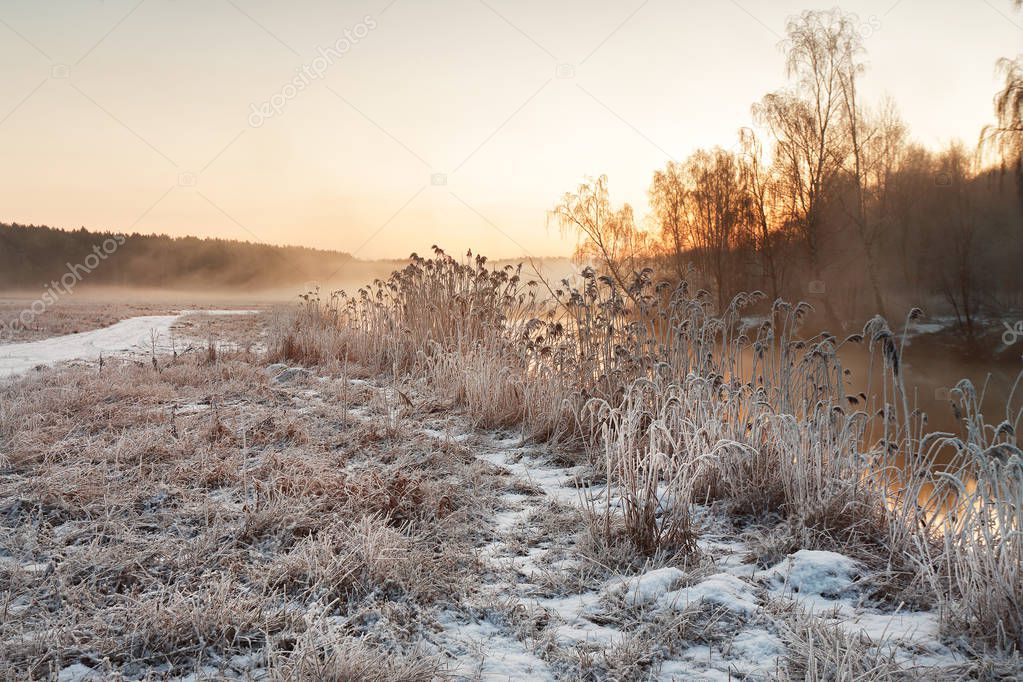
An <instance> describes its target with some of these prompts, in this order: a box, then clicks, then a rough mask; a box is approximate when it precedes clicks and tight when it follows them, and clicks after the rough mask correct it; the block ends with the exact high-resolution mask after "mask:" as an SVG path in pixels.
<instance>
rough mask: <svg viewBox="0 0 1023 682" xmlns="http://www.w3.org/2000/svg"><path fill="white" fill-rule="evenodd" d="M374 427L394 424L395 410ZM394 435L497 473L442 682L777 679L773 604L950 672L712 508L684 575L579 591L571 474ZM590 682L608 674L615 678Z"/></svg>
mask: <svg viewBox="0 0 1023 682" xmlns="http://www.w3.org/2000/svg"><path fill="white" fill-rule="evenodd" d="M173 319H175V318H173V317H168V318H167V319H165V320H158V321H148V320H147V321H145V322H143V321H138V320H135V321H130V320H129V321H127V322H130V323H131V324H129V325H127V326H126V327H122V329H121V330H120V331H118V332H116V333H115V334H111V335H108V336H107V337H100V338H99V340H98V343H99V344H101V345H103V347H104V348H106V349H111V348H115V347H116V348H122V349H127V350H129V351H130V350H131V349H132V348H133V346H132V343H135V344H137V343H138V341H139V340H142V341H145V340H146V338H147V337H148V333H149V332H148V329H147V327H146V325H158V326H159V328H160V329H164V330H166V329H168V328H169V324H170V322H172V321H173ZM164 325H166V326H164ZM117 326H120V325H115V327H117ZM149 328H153V327H152V326H150V327H149ZM110 329H113V328H110ZM101 331H107V332H109V329H108V330H101ZM140 335H141V337H142V338H141V339H139V337H140ZM84 336H87V335H78V338H81V337H84ZM133 339H134V341H133ZM38 343H45V342H38ZM61 343H65V344H66V343H68V342H67V341H61ZM93 343H97V341H93ZM27 345H32V346H36V344H27ZM37 347H38V346H37ZM96 347H97V346H95V345H93V346H77V347H76V348H77V349H78V350H79V351H81V350H82V348H86V349H92V348H96ZM57 348H62V349H63V354H60V359H68V358H69V354H70V346H66V345H65V346H61V345H60V344H57ZM105 352H113V351H105ZM122 352H123V351H122ZM57 355H58V353H56V352H54V353H53V356H57ZM38 357H39V356H36V359H35V360H34V362H39V359H38ZM53 361H57V360H53ZM297 369H298V368H289V367H287V366H284V365H274V366H270V367H268V368H267V371H268V373H269V374H270V375H271V377H273V378H274V379H275V385H276V386H277V387H278V388H279V390H284V391H290V392H291V393H292V394H293V398H294V400H295V401H296V405H299V406H305V407H306V408H308V406H309V405H311V404H313V403H316V402H323V401H333V400H334V397H333V394H331V395H326V394H324V393H321V392H320V391H319V390H318V388H317V382H316V381H315V377H314V376H312V375H311V374H310V373H309V372H307V371H305V370H302V371H290V370H297ZM348 383H349V384H350V385H352V386H357V387H358V388H359V389H360V390H369V391H372V392H374V393H375V394H376V396H377V397H378V398H379V400H380V401H381V402H382V403H383V404H385V405H390V404H392V403H396V402H397V401H396V400H395V399H394V396H393V391H394V389H393V387H392V386H381V385H377V384H376V382H367V381H364V380H358V379H351V380H348ZM310 385H312V388H310ZM199 407H200V406H189V407H188V409H199ZM183 409H185V408H183ZM347 415H348V416H349V417H350V418H353V419H357V420H361V421H369V420H381V419H388V417H386V416H381V415H379V414H376V415H374V414H372V413H370V412H369V411H367V409H366V408H364V407H353V408H351V409H348V411H347ZM389 419H391V420H394V421H398V420H400V419H402V417H401V415H400V414H399V413H398V412H395V413H394V414H391V416H390V418H389ZM402 426H403V428H406V429H409V430H410V431H414V432H415V433H417V434H419V435H421V436H424V437H427V438H431V439H435V440H438V441H441V442H445V443H459V444H460V445H465V446H467V447H469V448H471V449H472V450H473V451H474V453H475V456H476V458H477V459H478V460H480V462H481V463H483V464H485V465H486V466H488V467H491V468H493V469H495V470H497V471H500V472H503V474H504V476H503V479H502V480H503V481H504V484H505V487H504V489H503V490H502V491H501V492H500V495H499V498H498V508H497V510H496V513H495V514H494V515H493V516H492V517H491V518H490V523H489V535H488V536H487V537H486V540H485V541H483V542H482V544H481V545H480V546H479V547H478V548H477V557H478V562H479V580H478V583H477V584H475V585H474V586H473V589H472V591H471V594H469V595H468V596H466V597H465V598H464V599H463V600H462V601H457V602H453V603H451V604H448V605H443V606H442V607H440V610H439V612H438V614H437V616H436V624H437V626H438V627H437V630H436V631H434V632H430V633H429V634H428V635H426V636H425V638H424V641H423V642H422V647H423V651H424V653H427V654H437V655H441V656H443V657H444V658H445V659H446V660H447V661H448V662H449V663H448V668H449V669H448V672H449V673H450V675H451V676H452V678H453V679H459V680H467V679H474V680H475V679H479V680H509V679H511V680H518V679H529V680H551V679H558V678H562V677H569V678H572V677H575V676H577V675H576V670H575V669H574V668H573V666H574V665H579V662H580V661H582V660H586V661H595V662H597V663H596V665H603V664H604V663H603V662H607V661H615V660H619V659H620V658H621V656H622V652H625V654H626V655H627V654H628V653H629V652H630V651H631V650H632V648H633V647H639V648H641V649H642V648H644V647H645V648H646V650H649V651H651V652H652V653H651V654H650V656H649V657H648V658H647V659H646V663H645V666H646V667H645V668H644V669H643V674H644V676H645V677H648V678H650V679H658V680H696V679H699V680H718V679H720V680H732V679H750V680H764V679H778V678H784V677H785V666H786V657H787V655H788V652H787V650H786V646H785V643H784V641H783V640H784V637H783V631H784V628H783V625H784V622H783V619H784V618H785V615H784V614H785V611H786V609H785V608H779V604H781V605H783V606H784V605H787V606H790V607H793V608H797V609H801V610H803V611H805V612H811V613H813V614H814V616H815V617H817V618H818V619H819V620H820V621H821V622H822V623H823V624H826V625H828V626H833V627H835V628H840V629H843V630H845V631H847V632H850V633H852V634H861V635H863V636H865V637H867V638H869V640H871V641H872V642H873V643H874V644H875V645H876V646H878V647H879V648H880V647H883V648H885V650H889V649H890V650H892V651H893V652H894V656H893V660H895V661H897V662H899V663H900V664H904V665H906V666H914V665H915V666H921V665H927V666H937V667H936V668H934V669H933V670H934V673H935V674H934V677H935V678H937V677H941V676H942V674H941V670H940V667H942V666H952V665H954V664H955V663H956V662H957V661H956V657H955V655H954V654H953V653H952V652H951V651H950V650H949V649H948V648H947V647H945V646H944V645H942V644H941V642H940V639H939V632H938V620H937V615H936V614H935V613H933V612H908V611H898V610H896V611H892V610H890V609H889V610H887V611H885V610H882V609H880V608H874V607H871V606H866V605H864V604H863V603H862V602H863V598H862V594H861V586H860V581H861V580H862V579H863V571H864V569H863V567H862V566H860V564H858V563H857V562H856V561H854V560H853V559H851V558H849V557H846V556H844V555H841V554H837V553H835V552H826V551H810V550H799V551H796V552H794V553H792V554H789V555H788V556H786V557H784V558H782V559H781V560H780V561H778V562H776V563H775V565H773V566H770V567H768V568H766V569H761V570H758V568H757V566H756V564H755V563H753V560H752V558H751V557H752V555H753V552H752V551H751V548H750V546H749V545H747V544H746V543H745V542H743V541H742V540H740V539H737V534H736V532H735V531H734V528H731V527H730V526H729V524H727V523H721V522H720V521H721V519H720V518H719V519H715V518H714V517H713V515H714V513H715V512H714V510H713V509H712V508H711V507H700V508H699V510H698V512H699V513H698V514H697V517H696V518H697V519H698V521H699V526H700V527H699V530H700V533H701V535H700V538H699V540H698V545H699V548H700V555H701V557H700V563H699V566H697V567H695V568H694V567H692V566H689V567H686V566H672V565H667V566H665V565H659V566H650V567H649V568H648V569H647V570H643V571H640V572H638V573H632V574H628V575H613V573H612V574H611V575H607V574H606V573H603V574H602V573H600V572H599V571H598V572H597V575H598V578H596V580H595V581H590V582H587V580H586V579H584V578H583V577H580V575H581V574H582V573H584V569H585V568H586V562H587V560H586V559H585V558H584V557H582V556H580V555H579V553H578V551H577V550H576V548H575V545H574V537H573V535H574V531H573V532H565V533H560V532H558V531H556V530H552V528H553V526H552V525H551V517H552V516H553V515H555V513H556V510H557V509H559V508H567V509H570V510H573V511H574V512H575V513H576V514H578V511H579V510H580V509H581V508H582V507H583V504H584V493H583V492H582V491H581V490H580V488H579V487H577V483H576V482H577V481H578V480H579V478H580V477H581V476H582V475H584V474H585V470H584V469H582V468H567V467H562V466H558V465H555V464H553V463H551V462H550V461H549V460H548V459H547V458H546V457H545V454H544V453H543V452H542V451H541V450H540V449H539V448H537V447H534V446H530V445H524V444H523V443H522V442H521V439H519V438H517V437H512V436H509V435H508V434H498V433H493V432H480V431H478V430H476V429H474V428H473V427H472V425H471V424H470V423H469V421H468V420H467V419H465V418H464V417H461V416H456V415H452V414H450V413H447V414H443V415H440V416H435V417H426V418H422V417H417V418H415V419H411V418H405V421H404V422H403V424H402ZM592 493H593V490H591V494H592ZM576 578H579V579H578V580H576ZM658 623H660V624H661V625H660V626H658V625H657V624H658ZM664 623H667V625H666V626H665V625H664ZM657 627H664V628H665V629H663V630H657V629H656V628H657ZM651 628H652V629H651ZM679 632H682V634H681V635H680V634H678V633H679ZM668 637H674V638H675V640H674V641H673V643H671V644H668V643H666V638H668ZM608 665H610V664H608ZM82 668H84V666H82V667H80V668H75V667H74V666H72V668H68V669H65V670H63V671H61V679H68V680H84V679H88V674H89V673H90V671H89V669H87V668H85V669H82ZM256 668H258V664H255V663H254V664H253V668H252V669H250V670H248V672H247V675H254V674H255V673H256V672H257V670H256ZM597 676H598V677H611V678H613V677H614V672H605V673H604V674H598V675H597ZM256 677H258V676H256ZM256 677H248V679H255V678H256Z"/></svg>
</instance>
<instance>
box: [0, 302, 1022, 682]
mask: <svg viewBox="0 0 1023 682" xmlns="http://www.w3.org/2000/svg"><path fill="white" fill-rule="evenodd" d="M184 322H191V323H192V325H191V326H189V325H187V324H186V325H184V326H182V325H179V326H178V327H176V328H174V330H175V332H174V333H176V334H178V335H179V336H178V337H177V338H176V340H175V342H174V344H173V345H174V346H175V348H176V349H179V352H175V353H168V352H156V353H153V352H152V349H149V351H148V354H147V348H146V343H145V339H141V341H142V343H141V345H140V346H138V347H135V348H133V349H122V350H120V351H118V352H116V353H112V356H109V357H107V358H106V360H105V362H104V365H103V366H102V367H100V365H99V363H98V362H96V359H95V358H89V357H83V358H80V359H79V361H78V362H75V363H72V364H70V365H68V364H62V365H60V366H57V367H54V368H45V369H42V368H40V369H33V370H30V371H27V372H25V373H24V374H23V376H20V377H15V378H9V379H7V380H6V381H5V383H4V384H3V385H2V387H0V609H2V614H3V616H2V618H0V661H2V662H3V663H0V665H2V666H3V674H4V675H5V676H6V677H7V678H10V679H33V678H35V679H47V678H56V679H62V680H85V679H111V678H120V679H190V680H195V679H223V678H231V679H253V680H255V679H334V680H347V679H380V680H392V679H408V680H418V679H437V678H442V679H443V678H451V679H490V680H501V679H516V680H517V679H616V680H620V679H665V680H671V679H678V680H690V679H707V680H717V679H722V680H727V679H792V678H796V679H799V678H803V679H821V678H829V677H835V676H836V675H838V676H841V677H843V678H850V679H851V678H852V677H855V678H856V679H889V678H903V677H910V678H919V679H939V678H942V679H944V678H958V677H974V676H979V677H985V676H987V677H993V678H997V677H999V676H1002V675H1005V676H1008V675H1011V674H1012V672H1011V670H1009V671H1006V670H1004V669H999V668H997V667H992V668H990V669H984V668H983V667H978V663H977V661H976V660H975V659H973V658H971V657H970V656H969V655H968V652H967V651H966V649H965V648H964V645H963V644H962V643H961V642H960V641H958V640H957V639H955V638H950V637H948V636H946V635H944V634H943V633H942V631H941V629H940V627H939V619H938V613H937V612H936V611H935V610H934V609H933V607H932V606H931V605H928V604H924V603H894V602H893V601H892V600H891V599H890V598H888V597H887V596H886V594H887V593H886V589H885V585H884V579H885V576H883V575H878V574H876V573H875V572H873V571H872V570H871V569H870V568H869V567H868V566H867V565H866V564H864V563H863V562H861V561H859V560H858V559H856V558H854V557H851V556H844V555H842V554H838V553H835V552H832V551H826V550H820V549H807V548H803V547H799V546H794V545H793V544H792V534H791V533H789V532H787V529H786V528H785V527H784V526H785V524H784V521H783V520H782V519H780V518H779V519H775V520H772V519H770V518H767V519H765V518H754V517H746V516H743V515H742V514H741V513H736V511H735V510H734V509H731V508H729V507H727V506H726V505H724V504H722V503H714V502H708V503H704V504H698V505H697V506H696V509H695V523H696V530H697V538H698V539H697V545H698V551H697V552H695V553H693V554H690V555H686V556H685V557H680V556H658V557H656V558H655V559H653V560H648V559H641V558H637V556H636V554H635V552H633V551H632V550H631V548H630V547H629V546H627V545H626V544H625V543H622V544H621V545H617V544H616V543H614V542H611V543H608V542H606V541H605V539H604V538H602V537H600V536H599V535H596V534H594V533H593V532H592V526H591V524H590V523H588V522H587V514H592V513H593V511H594V510H597V511H599V508H600V505H601V504H604V502H603V500H605V499H606V498H605V496H604V494H603V493H604V488H603V485H604V481H603V480H601V477H600V475H599V473H597V472H595V471H594V470H593V469H592V468H591V467H589V466H587V465H578V464H576V465H568V464H566V462H570V461H575V460H573V458H570V457H566V456H565V453H563V452H559V451H558V450H557V449H556V448H553V447H549V446H547V445H542V444H536V443H531V442H525V441H524V439H523V438H522V435H521V433H519V432H517V431H516V430H507V429H505V430H500V429H492V428H481V427H479V426H478V425H477V424H476V423H474V420H473V419H472V418H471V417H470V415H469V414H468V413H467V412H465V411H464V410H462V409H461V408H460V407H458V406H457V405H454V404H452V403H451V402H450V401H446V400H444V399H441V398H438V397H437V396H436V394H435V392H434V391H431V390H430V387H429V386H427V385H425V384H423V383H422V382H419V381H417V380H415V379H414V378H407V377H406V378H403V379H397V378H395V377H393V376H389V375H381V374H377V373H374V372H370V371H368V370H365V369H363V368H360V367H358V366H355V365H352V364H349V363H344V364H341V363H325V364H323V365H321V366H316V367H309V368H306V367H297V366H294V365H289V364H281V363H271V362H269V361H268V360H267V359H266V357H265V355H264V354H263V353H262V352H260V348H259V347H258V346H256V345H252V346H251V347H249V348H242V347H239V345H238V344H236V343H227V341H228V340H229V338H228V337H230V325H236V324H238V322H237V321H235V320H230V321H222V322H221V324H220V326H218V323H217V322H210V321H209V320H204V321H202V325H203V326H202V333H200V334H196V331H195V329H196V327H195V324H196V323H195V321H194V320H191V321H190V320H185V321H184ZM164 332H165V333H168V334H170V333H171V328H168V329H166V330H164ZM189 334H194V335H195V336H193V337H190V336H189ZM218 334H219V336H218ZM246 337H247V338H250V339H251V338H252V336H251V335H250V334H246ZM40 348H42V346H40ZM186 348H187V349H190V352H180V350H183V349H186ZM150 356H151V357H150ZM41 359H42V358H41ZM61 359H70V358H61ZM612 499H613V497H612Z"/></svg>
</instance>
